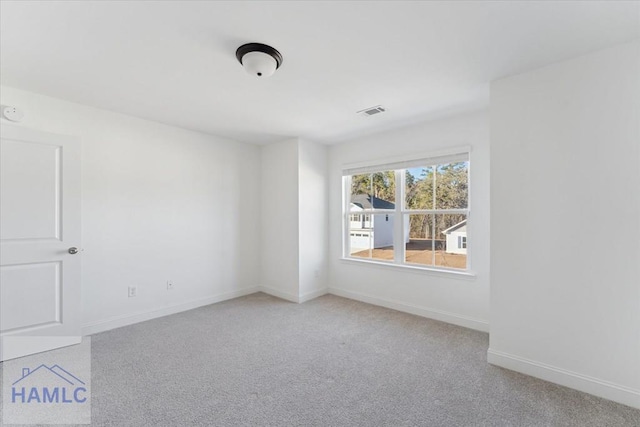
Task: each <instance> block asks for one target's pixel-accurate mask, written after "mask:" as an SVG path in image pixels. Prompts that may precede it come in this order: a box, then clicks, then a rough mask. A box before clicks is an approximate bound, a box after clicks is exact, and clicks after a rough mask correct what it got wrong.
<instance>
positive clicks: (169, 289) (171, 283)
mask: <svg viewBox="0 0 640 427" xmlns="http://www.w3.org/2000/svg"><path fill="white" fill-rule="evenodd" d="M167 290H168V291H172V290H173V282H172V281H171V280H167Z"/></svg>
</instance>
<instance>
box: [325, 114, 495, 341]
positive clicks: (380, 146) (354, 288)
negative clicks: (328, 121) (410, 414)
mask: <svg viewBox="0 0 640 427" xmlns="http://www.w3.org/2000/svg"><path fill="white" fill-rule="evenodd" d="M374 120H375V118H374ZM460 146H470V147H471V168H470V215H471V216H470V221H469V245H470V247H471V254H470V259H471V268H472V270H473V271H474V273H475V276H474V277H460V276H456V275H453V274H447V273H438V272H426V271H415V270H410V269H406V268H400V267H393V266H378V265H373V264H366V263H363V262H358V261H351V260H343V259H342V258H343V257H342V236H343V231H342V223H343V219H342V218H343V211H342V209H343V194H342V192H343V186H342V169H343V166H344V165H348V164H350V163H351V164H354V163H361V162H376V161H379V162H380V163H384V162H386V161H387V160H388V159H389V158H390V157H392V158H399V157H402V156H407V157H410V156H415V155H425V154H426V155H428V154H429V153H434V152H437V151H439V150H443V149H447V148H453V147H460ZM329 195H330V200H329V233H330V237H329V244H330V246H329V271H330V277H329V292H331V293H333V294H336V295H340V296H344V297H348V298H352V299H357V300H360V301H364V302H368V303H372V304H377V305H381V306H385V307H389V308H393V309H396V310H401V311H405V312H409V313H414V314H417V315H421V316H425V317H430V318H433V319H437V320H442V321H445V322H449V323H453V324H457V325H461V326H465V327H469V328H473V329H477V330H481V331H485V332H488V331H489V323H488V320H489V113H488V111H486V110H484V111H477V112H472V113H467V114H461V115H458V116H455V117H450V118H447V119H442V120H436V121H430V122H425V123H422V124H417V125H414V126H408V127H404V128H402V129H397V130H393V131H389V132H383V133H378V134H375V135H369V136H366V137H362V138H358V139H355V140H351V141H348V142H345V143H342V144H339V145H335V146H331V147H330V150H329Z"/></svg>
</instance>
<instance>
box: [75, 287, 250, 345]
mask: <svg viewBox="0 0 640 427" xmlns="http://www.w3.org/2000/svg"><path fill="white" fill-rule="evenodd" d="M259 291H260V289H259V287H257V286H254V287H251V288H245V289H241V290H238V291H233V292H226V293H223V294H218V295H212V296H209V297H206V298H200V299H197V300H191V301H187V302H183V303H180V304H175V305H170V306H168V307H162V308H159V309H156V310H150V311H145V312H142V313H135V314H127V315H124V316H116V317H111V318H109V319H105V320H100V321H97V322H92V323H88V324H86V325H83V326H82V335H83V336H87V335H93V334H97V333H100V332H104V331H109V330H111V329H116V328H121V327H123V326H128V325H133V324H134V323H139V322H144V321H147V320H151V319H156V318H158V317H163V316H168V315H170V314H176V313H180V312H182V311H187V310H192V309H194V308H198V307H202V306H205V305H209V304H214V303H216V302H221V301H226V300H229V299H233V298H238V297H242V296H245V295H249V294H253V293H256V292H259Z"/></svg>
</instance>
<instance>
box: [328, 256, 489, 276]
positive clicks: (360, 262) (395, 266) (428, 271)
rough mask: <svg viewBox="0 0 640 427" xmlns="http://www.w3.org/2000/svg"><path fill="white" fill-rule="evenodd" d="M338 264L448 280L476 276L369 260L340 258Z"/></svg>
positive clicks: (474, 274) (470, 272) (464, 272)
mask: <svg viewBox="0 0 640 427" xmlns="http://www.w3.org/2000/svg"><path fill="white" fill-rule="evenodd" d="M340 262H342V263H343V264H352V265H362V266H364V265H367V266H371V267H376V268H383V269H391V270H397V271H404V272H407V273H417V274H425V275H429V276H439V277H446V278H449V279H462V280H475V279H476V276H477V275H476V273H475V272H473V271H455V270H444V269H439V268H429V267H420V266H416V265H409V264H393V263H391V262H384V261H370V260H364V259H356V258H340Z"/></svg>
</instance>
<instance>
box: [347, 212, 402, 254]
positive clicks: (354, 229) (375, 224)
mask: <svg viewBox="0 0 640 427" xmlns="http://www.w3.org/2000/svg"><path fill="white" fill-rule="evenodd" d="M358 217H359V218H358V221H352V220H351V219H352V218H353V215H351V216H350V218H349V219H350V221H349V225H350V229H349V239H350V244H351V252H350V254H351V256H353V257H358V258H368V259H377V260H385V261H393V255H394V254H393V214H376V215H369V214H362V215H358Z"/></svg>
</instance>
